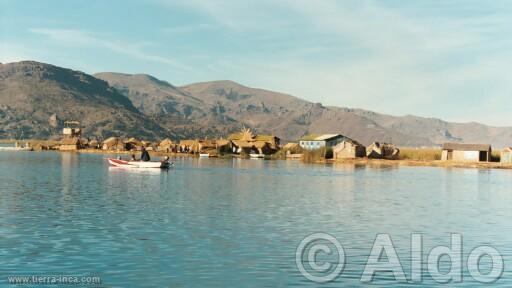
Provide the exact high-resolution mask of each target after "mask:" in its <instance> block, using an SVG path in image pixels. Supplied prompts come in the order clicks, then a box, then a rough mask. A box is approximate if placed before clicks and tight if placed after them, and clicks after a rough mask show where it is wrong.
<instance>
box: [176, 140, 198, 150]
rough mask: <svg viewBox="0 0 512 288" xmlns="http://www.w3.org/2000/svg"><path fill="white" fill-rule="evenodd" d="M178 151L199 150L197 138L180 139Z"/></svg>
mask: <svg viewBox="0 0 512 288" xmlns="http://www.w3.org/2000/svg"><path fill="white" fill-rule="evenodd" d="M178 150H179V152H180V153H197V152H199V140H181V141H180V145H179V147H178Z"/></svg>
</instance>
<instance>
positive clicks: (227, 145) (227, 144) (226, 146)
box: [216, 139, 233, 153]
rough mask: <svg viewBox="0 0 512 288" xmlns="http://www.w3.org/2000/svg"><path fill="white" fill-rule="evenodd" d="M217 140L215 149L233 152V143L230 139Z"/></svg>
mask: <svg viewBox="0 0 512 288" xmlns="http://www.w3.org/2000/svg"><path fill="white" fill-rule="evenodd" d="M216 142H217V151H218V152H219V153H232V152H233V143H232V142H231V140H226V139H219V140H217V141H216Z"/></svg>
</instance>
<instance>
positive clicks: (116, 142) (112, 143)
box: [101, 137, 125, 151]
mask: <svg viewBox="0 0 512 288" xmlns="http://www.w3.org/2000/svg"><path fill="white" fill-rule="evenodd" d="M101 149H102V150H117V151H123V150H125V145H124V143H123V141H122V140H121V139H120V138H118V137H110V138H107V139H106V140H105V141H103V143H102V144H101Z"/></svg>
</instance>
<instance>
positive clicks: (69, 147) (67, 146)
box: [59, 138, 81, 151]
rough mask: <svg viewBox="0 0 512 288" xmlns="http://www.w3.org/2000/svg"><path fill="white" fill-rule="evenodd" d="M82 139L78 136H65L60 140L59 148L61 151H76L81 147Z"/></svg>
mask: <svg viewBox="0 0 512 288" xmlns="http://www.w3.org/2000/svg"><path fill="white" fill-rule="evenodd" d="M80 147H81V144H80V139H78V138H64V139H62V141H60V145H59V150H60V151H76V150H78V149H80Z"/></svg>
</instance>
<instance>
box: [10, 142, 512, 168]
mask: <svg viewBox="0 0 512 288" xmlns="http://www.w3.org/2000/svg"><path fill="white" fill-rule="evenodd" d="M14 142H16V140H8V139H0V144H11V143H14ZM26 142H30V143H31V144H32V143H34V142H36V143H41V142H46V143H52V142H56V141H52V140H27V141H26ZM46 143H45V144H46ZM38 151H39V150H36V151H31V152H38ZM41 151H56V152H71V153H86V154H120V155H130V154H136V155H137V154H138V153H140V151H118V150H101V149H80V150H76V151H60V150H41ZM148 152H149V153H150V154H152V155H153V156H155V157H159V156H169V157H174V158H180V157H181V158H184V157H191V158H198V155H196V154H187V153H172V152H170V153H167V152H161V151H148ZM210 158H219V159H230V158H234V157H233V156H232V155H225V156H215V157H210ZM239 158H241V159H245V158H243V157H239ZM247 159H249V158H247ZM268 160H283V161H302V160H301V159H282V158H278V157H272V156H270V158H269V159H268ZM304 163H311V164H340V165H343V164H347V165H361V166H363V165H364V166H370V167H372V166H387V167H391V166H406V167H437V168H466V169H497V170H509V169H512V164H504V163H501V162H456V161H441V160H413V159H399V160H386V159H369V158H355V159H340V160H335V159H324V160H318V161H313V162H304Z"/></svg>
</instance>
